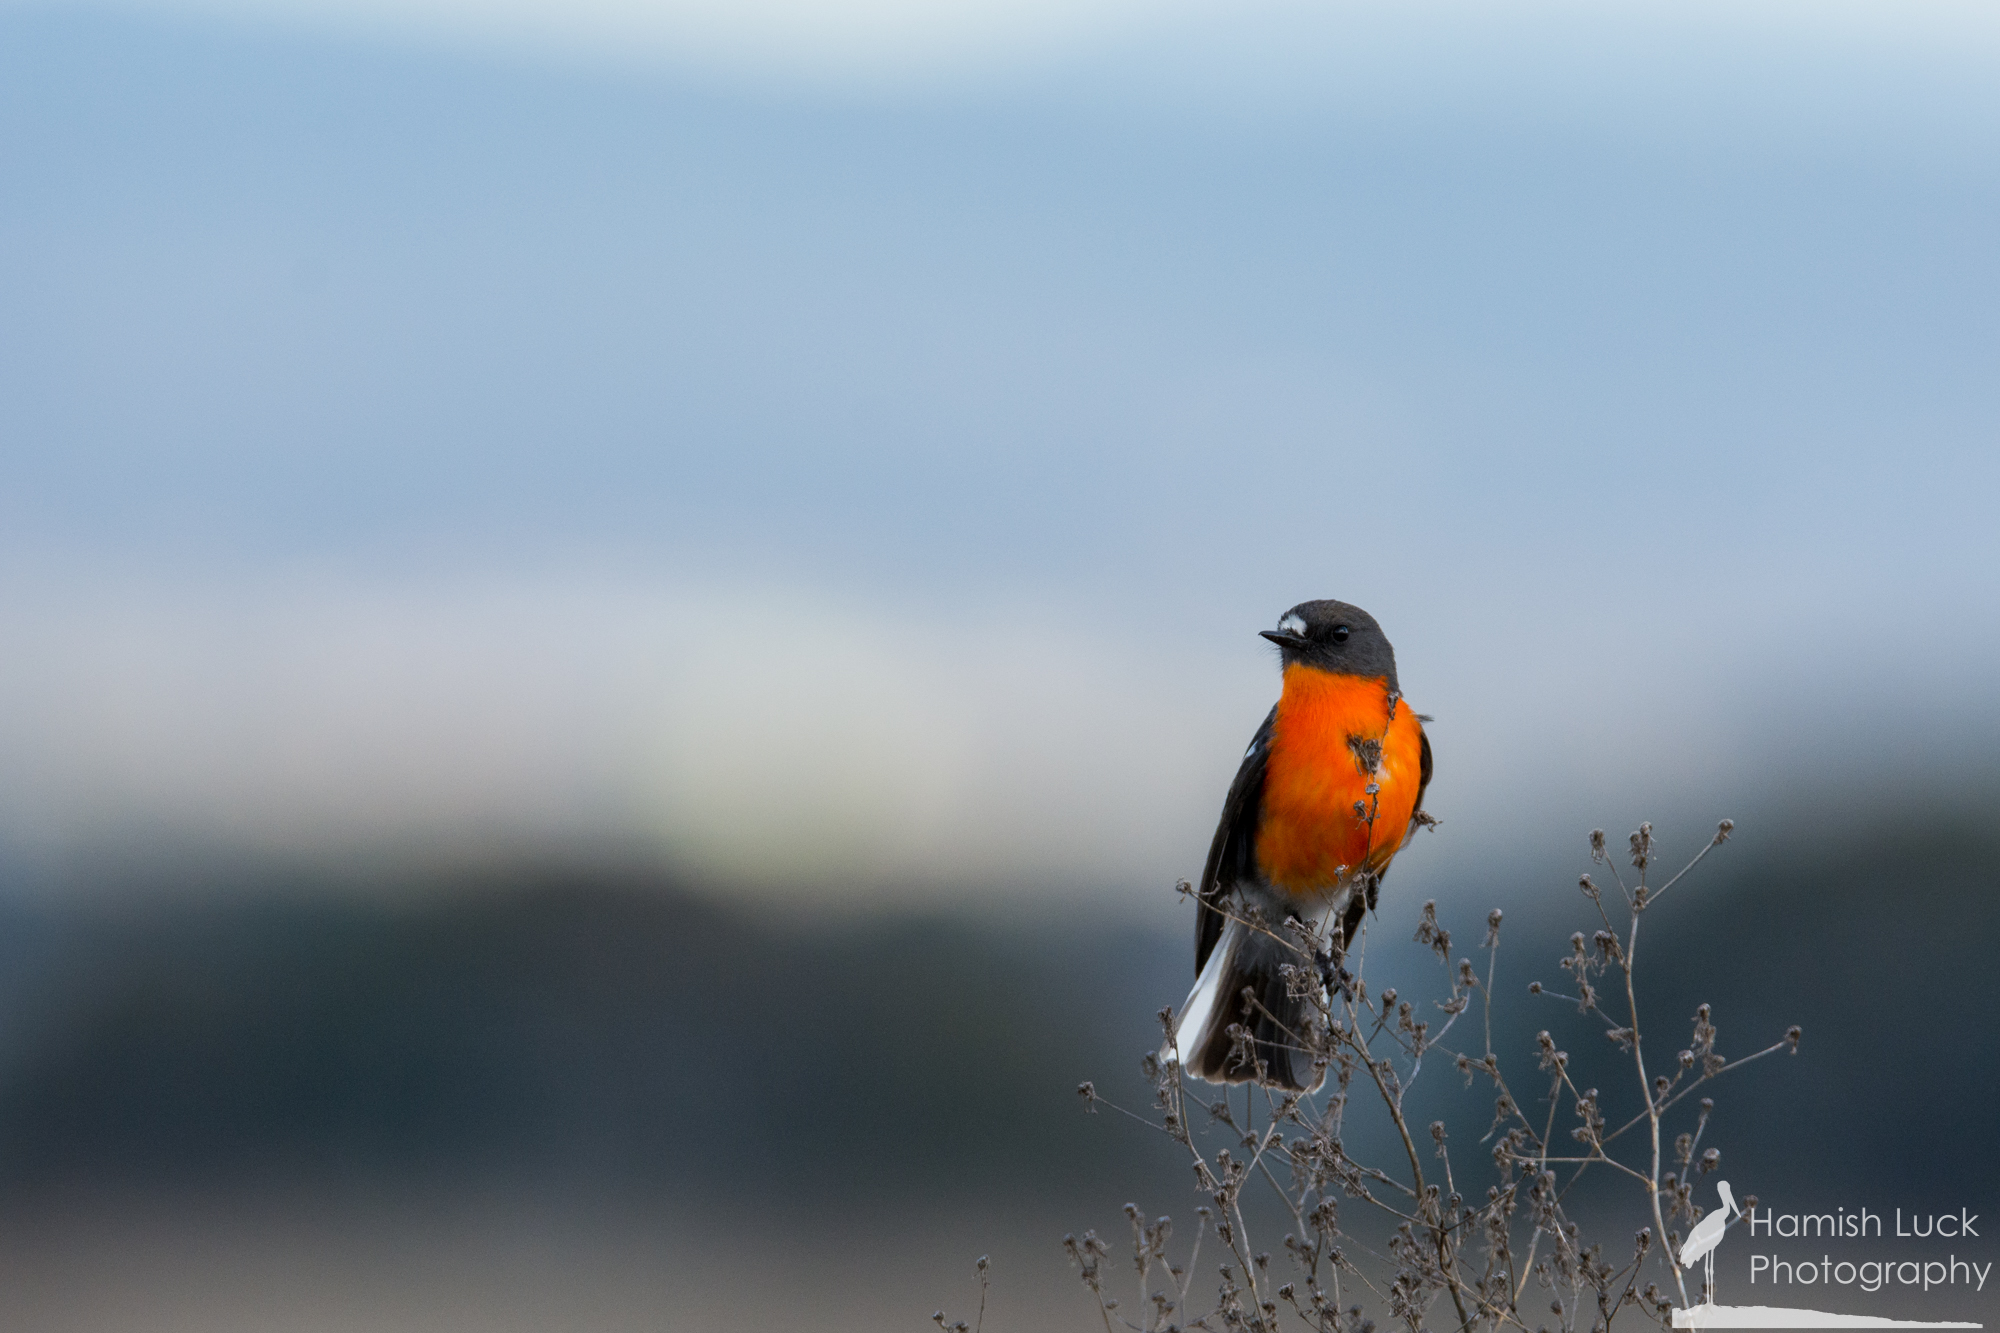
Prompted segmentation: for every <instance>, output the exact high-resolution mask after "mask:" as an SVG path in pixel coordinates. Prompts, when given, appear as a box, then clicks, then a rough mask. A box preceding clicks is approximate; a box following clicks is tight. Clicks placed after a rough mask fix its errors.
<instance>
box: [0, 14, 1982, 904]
mask: <svg viewBox="0 0 2000 1333" xmlns="http://www.w3.org/2000/svg"><path fill="white" fill-rule="evenodd" d="M565 15H567V17H565ZM744 15H749V16H750V17H749V18H748V19H745V18H744V17H743V16H744ZM1995 34H1996V29H1995V25H1993V24H1992V23H1991V22H1990V21H1988V20H1987V19H1985V18H1984V17H1983V16H1982V15H1981V14H1980V13H1979V11H1977V10H1976V9H1971V8H1966V9H1956V8H1952V7H1946V6H1938V7H1922V8H1911V7H1895V8H1891V7H1887V6H1881V7H1871V6H1848V7H1844V8H1827V7H1811V8H1807V7H1790V6H1778V5H1774V6H1768V7H1750V8H1743V9H1741V10H1732V11H1730V12H1724V11H1722V10H1720V9H1715V10H1708V9H1700V8H1695V9H1687V10H1678V9H1677V10H1673V11H1669V10H1666V9H1650V8H1643V7H1642V8H1637V9H1621V10H1619V11H1616V12H1615V13H1614V12H1613V11H1610V10H1608V9H1603V8H1597V7H1590V6H1557V5H1546V6H1528V5H1514V6H1505V5H1503V6H1493V7H1475V6H1463V5H1432V6H1418V7H1413V8H1412V7H1405V8H1398V9H1393V10H1392V9H1389V8H1386V7H1384V8H1376V7H1368V6H1349V7H1340V8H1334V9H1330V10H1306V9H1297V8H1288V7H1282V6H1267V7H1251V8H1247V9H1240V10H1239V9H1231V10H1229V11H1227V12H1225V11H1223V10H1220V9H1211V8H1206V7H1203V6H1199V5H1190V6H1186V7H1183V8H1180V9H1172V10H1152V11H1141V10H1139V9H1138V8H1136V7H1135V8H1125V7H1121V6H1118V5H1112V4H1107V5H1105V6H1102V7H1098V8H1092V7H1089V6H1061V7H1057V6H1051V7H1047V8H1044V9H1034V8H1020V7H999V6H994V7H990V8H981V7H979V6H967V7H962V8H959V9H950V10H947V9H941V8H937V7H925V6H913V5H898V4H892V3H888V2H887V0H884V3H882V4H880V5H877V6H874V7H866V6H849V7H845V8H843V7H840V6H825V5H819V6H802V5H793V4H789V3H785V2H783V0H770V4H768V5H766V6H763V7H761V8H760V7H751V8H748V9H745V8H742V7H729V8H724V7H714V8H705V7H703V6H700V5H692V4H690V5H683V6H678V7H677V6H658V7H644V6H617V5H610V4H606V5H603V6H599V7H596V8H590V7H584V8H582V9H564V10H560V11H558V10H556V9H554V8H550V9H547V10H543V9H540V8H538V7H536V6H535V5H532V4H522V5H518V6H514V7H512V8H507V7H500V6H488V7H464V8H454V7H452V6H447V5H439V6H436V7H423V6H410V7H399V8H397V9H396V10H395V11H394V12H393V13H391V12H390V11H388V10H386V9H385V10H383V11H381V12H376V11H373V10H370V9H368V8H367V7H365V6H349V5H342V4H339V3H336V2H335V0H326V3H324V4H320V5H317V6H295V7H289V8H287V7H267V8H261V9H252V8H250V7H247V6H245V7H229V6H224V5H211V6H206V7H198V6H186V7H176V6H173V5H166V4H159V5H145V6H128V7H125V8H122V9H119V8H83V7H61V6H58V7H46V6H43V7H27V6H19V5H10V6H6V7H0V176H4V179H5V180H6V181H8V182H9V184H8V187H7V188H6V189H5V190H4V191H0V414H4V419H5V422H6V425H5V430H4V434H5V441H4V445H0V448H4V455H0V467H4V469H5V471H4V485H0V521H4V535H0V616H4V617H5V618H6V620H7V621H8V622H9V639H10V641H11V642H12V643H13V644H14V645H15V647H14V649H13V651H12V652H11V653H10V655H9V656H10V658H11V661H10V662H9V664H8V665H7V666H6V668H5V670H4V673H0V752H4V754H5V756H6V757H5V758H4V759H0V792H4V793H5V795H6V798H7V799H6V802H5V806H6V810H7V812H8V813H7V814H6V815H5V816H4V817H0V840H3V841H0V846H4V847H5V848H6V849H7V851H6V854H7V856H8V857H9V858H11V861H12V862H13V863H14V864H16V865H17V866H19V867H21V868H22V869H23V873H28V874H30V877H31V878H32V877H34V876H40V877H42V878H52V879H53V880H55V881H62V880H63V879H64V877H65V875H72V876H73V875H74V873H75V872H74V868H75V867H77V866H87V865H89V864H92V863H93V858H95V857H101V856H103V855H107V854H112V853H117V854H129V853H131V852H132V851H133V850H134V849H139V850H140V851H141V852H143V851H144V849H147V848H152V847H155V846H169V845H170V846H176V847H178V846H187V847H194V848H205V849H211V850H216V849H219V850H231V849H234V850H245V849H247V850H251V851H257V852H268V851H276V852H278V853H281V854H286V855H291V854H300V853H303V854H309V855H313V856H320V855H326V854H331V855H334V856H339V857H353V856H363V855H367V856H374V857H388V858H392V859H393V858H408V857H418V858H435V857H436V856H439V855H446V856H469V857H484V856H490V855H494V854H499V853H508V852H512V851H531V852H534V851H543V850H547V849H549V848H556V849H569V850H575V849H586V850H587V849H591V848H603V847H617V848H620V849H624V850H625V851H630V852H636V853H637V854H640V855H645V856H658V857H660V858H662V859H663V860H666V861H670V862H672V863H675V864H680V865H687V866H693V867H697V868H701V869H705V870H712V871H715V872H717V873H718V874H719V875H720V876H722V877H724V878H727V879H728V880H729V881H730V882H740V881H744V880H747V881H748V882H751V883H753V884H757V885H761V886H763V887H764V888H765V889H766V890H767V891H769V892H772V893H783V894H787V895H792V896H798V895H801V894H803V895H806V896H808V897H810V898H812V899H814V900H815V901H817V900H820V899H822V898H826V897H829V896H832V897H838V898H839V900H840V901H844V902H845V901H872V900H875V899H878V898H880V897H881V896H883V895H889V896H903V897H908V896H912V895H922V896H927V895H929V894H931V893H933V892H935V886H937V885H938V884H940V883H943V884H947V885H950V884H961V885H962V884H969V883H986V882H990V883H993V884H1005V885H1009V886H1012V887H1014V888H1017V889H1019V890H1020V891H1022V892H1042V893H1066V892H1071V891H1073V889H1074V886H1075V885H1077V884H1078V883H1089V884H1092V885H1095V886H1102V888H1103V889H1104V890H1105V891H1106V892H1113V896H1114V897H1117V896H1118V895H1119V894H1127V895H1131V896H1133V898H1134V899H1137V898H1143V897H1144V896H1145V895H1147V894H1151V893H1153V892H1154V891H1155V890H1156V889H1157V886H1158V885H1159V884H1160V883H1162V882H1165V881H1170V880H1171V879H1172V878H1173V876H1175V875H1176V874H1187V873H1191V872H1192V870H1194V869H1196V868H1197V867H1198V862H1199V857H1200V853H1201V851H1202V849H1203V847H1204V846H1205V843H1206V840H1207V835H1208V832H1209V827H1210V823H1211V821H1212V818H1213V810H1214V808H1215V806H1216V804H1217V803H1218V802H1219V799H1220V795H1221V791H1222V789H1223V786H1224V785H1226V782H1227V779H1228V775H1229V772H1230V771H1231V770H1232V768H1233V766H1234V763H1235V759H1236V756H1237V755H1238V754H1239V753H1240V749H1241V745H1242V742H1243V739H1244V738H1245V737H1247V734H1248V732H1249V730H1250V729H1251V728H1252V727H1254V725H1255V723H1256V721H1257V719H1258V718H1259V717H1260V716H1261V714H1262V711H1263V709H1264V708H1265V707H1266V706H1267V705H1268V700H1269V698H1270V697H1271V694H1272V692H1273V690H1274V687H1275V673H1274V672H1273V670H1272V667H1271V663H1270V661H1269V660H1268V650H1267V649H1266V648H1265V646H1264V645H1262V644H1261V642H1260V641H1259V640H1257V639H1256V638H1255V634H1254V632H1255V630H1256V629H1258V628H1261V627H1264V626H1266V625H1268V624H1270V623H1272V622H1274V621H1275V619H1276V617H1277V615H1278V614H1279V613H1280V612H1281V611H1283V610H1284V609H1285V607H1287V606H1288V605H1290V604H1291V603H1292V602H1294V601H1297V600H1301V599H1303V598H1306V597H1312V596H1325V595H1333V596H1340V597H1344V598H1347V599H1349V600H1353V601H1356V602H1359V603H1361V604H1363V605H1365V606H1367V607H1369V608H1370V609H1371V610H1373V611H1375V612H1376V614H1377V615H1378V616H1379V618H1380V619H1381V620H1382V621H1383V623H1384V624H1385V626H1386V627H1387V628H1388V630H1389V632H1390V634H1391V637H1392V638H1393V639H1394V640H1395V642H1396V644H1397V646H1398V649H1399V652H1400V655H1401V659H1402V665H1403V674H1404V679H1405V683H1406V686H1407V688H1408V689H1409V691H1410V694H1411V696H1412V698H1413V699H1414V700H1415V702H1416V703H1417V705H1418V706H1419V707H1420V708H1422V709H1423V710H1424V711H1427V712H1431V713H1434V714H1436V715H1437V717H1438V722H1437V724H1436V726H1435V728H1434V734H1435V736H1436V739H1437V742H1438V747H1439V752H1440V774H1441V776H1440V779H1439V784H1438V791H1437V794H1436V799H1435V801H1434V805H1436V806H1437V807H1438V808H1439V812H1440V813H1441V814H1444V815H1445V816H1446V818H1447V821H1448V823H1447V832H1446V833H1442V834H1440V835H1438V836H1437V838H1436V839H1435V840H1434V842H1433V844H1432V846H1431V847H1429V848H1426V850H1425V852H1424V853H1423V855H1424V856H1425V857H1427V858H1429V859H1428V861H1427V862H1426V863H1425V864H1427V865H1428V866H1430V867H1431V869H1430V871H1429V872H1427V873H1431V874H1433V875H1435V876H1436V877H1437V878H1438V879H1439V880H1440V881H1442V880H1447V879H1450V878H1452V877H1453V876H1457V877H1459V878H1463V877H1464V876H1465V875H1466V874H1467V873H1469V872H1470V870H1471V868H1472V867H1475V866H1480V865H1484V864H1487V863H1488V862H1489V860H1490V858H1491V856H1492V855H1493V854H1494V853H1495V852H1496V851H1500V850H1505V849H1513V848H1518V847H1524V846H1529V845H1545V844H1546V843H1547V842H1548V841H1549V840H1550V839H1554V838H1557V837H1559V836H1560V837H1567V836H1569V835H1570V834H1571V833H1572V832H1573V831H1575V830H1578V829H1581V828H1585V827H1588V826H1590V825H1591V824H1595V823H1605V824H1611V825H1614V826H1615V825H1616V824H1618V823H1620V822H1624V821H1629V820H1631V819H1636V818H1638V817H1641V816H1642V815H1644V814H1646V813H1649V812H1661V811H1663V810H1664V811H1672V812H1674V813H1680V812H1688V813H1689V814H1690V816H1704V817H1705V816H1708V815H1710V814H1712V813H1729V812H1731V811H1735V812H1737V813H1742V811H1743V810H1744V809H1745V808H1754V807H1756V805H1757V803H1759V802H1763V803H1765V804H1766V805H1770V804H1772V803H1774V802H1779V801H1781V800H1782V799H1784V798H1785V797H1786V795H1787V793H1799V792H1805V793H1810V792H1812V791H1816V790H1819V789H1821V788H1823V787H1824V786H1825V785H1826V784H1827V783H1828V781H1829V779H1828V778H1827V777H1826V775H1827V774H1829V773H1847V774H1856V773H1859V774H1863V775H1864V776H1863V777H1861V778H1860V779H1858V781H1859V782H1860V785H1861V786H1862V787H1864V788H1865V787H1866V786H1867V784H1868V783H1869V782H1873V781H1877V780H1887V778H1888V776H1894V775H1906V774H1915V775H1916V776H1917V777H1919V778H1921V779H1923V780H1925V781H1932V782H1943V781H1945V780H1946V779H1947V777H1948V775H1949V774H1951V773H1955V772H1958V771H1960V770H1961V769H1966V768H1969V767H1971V768H1976V767H1978V766H1979V765H1980V764H1981V763H1982V762H1983V756H1984V754H1986V753H1988V752H1989V751H1990V741H1991V740H1992V739H1993V734H1994V730H1995V722H1996V710H1995V708H1994V706H1993V704H1992V702H1991V689H1990V686H1989V685H1988V681H1989V680H1990V678H1991V673H1992V669H1993V667H1994V666H1995V665H1996V658H2000V644H1996V634H1995V626H1996V625H1997V624H2000V619H1996V616H1995V612H1996V611H2000V597H1996V587H1995V571H1996V570H2000V551H1996V549H1995V547H1996V540H1995V533H1996V532H2000V525H1996V524H1995V522H1994V521H1993V518H1992V513H1991V506H1992V497H1993V496H1994V495H1995V494H1996V491H2000V486H1996V483H2000V476H1996V472H2000V467H1997V466H1996V463H1995V457H1996V450H1995V448H1994V444H1995V435H1996V428H1997V427H2000V375H1996V374H1995V373H1994V368H1995V366H1996V365H2000V313H1997V312H2000V248H1996V247H1995V245H1994V243H1993V237H1994V236H1995V235H1996V234H2000V207H1996V205H2000V168H1996V164H2000V154H1996V152H1995V149H1996V147H2000V142H1997V141H2000V118H1996V115H1995V112H1996V110H2000V93H1996V92H1995V91H1994V90H1995V89H1996V88H2000V81H1996V80H1995V79H1994V78H1993V75H1994V73H1995V72H1996V70H1995V66H1996V64H2000V40H1996V35H1995ZM1885 691H1886V692H1887V694H1888V695H1889V697H1890V698H1892V699H1893V700H1895V701H1896V702H1895V703H1894V704H1893V705H1889V704H1884V703H1883V702H1882V700H1883V698H1884V694H1885ZM1717 807H1722V808H1717ZM66 867H67V868H70V869H68V870H66V869H65V868H66ZM30 872H31V873H30ZM1114 891H1115V892H1114ZM1118 900H1119V901H1125V900H1126V898H1123V897H1119V898H1118Z"/></svg>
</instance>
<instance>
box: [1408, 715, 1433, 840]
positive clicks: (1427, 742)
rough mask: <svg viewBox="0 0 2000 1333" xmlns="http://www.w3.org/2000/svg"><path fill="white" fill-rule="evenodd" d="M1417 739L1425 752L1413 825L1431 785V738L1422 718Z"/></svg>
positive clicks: (1412, 817) (1412, 819) (1418, 772)
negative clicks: (1426, 790) (1425, 793)
mask: <svg viewBox="0 0 2000 1333" xmlns="http://www.w3.org/2000/svg"><path fill="white" fill-rule="evenodd" d="M1417 740H1418V742H1419V743H1420V744H1422V746H1423V754H1422V757H1421V758H1420V759H1419V760H1418V762H1417V803H1416V804H1415V805H1413V806H1411V807H1410V810H1411V812H1412V813H1411V815H1410V823H1411V824H1412V825H1414V824H1415V823H1416V822H1417V820H1416V817H1417V816H1418V815H1421V814H1422V813H1423V812H1424V790H1425V789H1426V788H1427V787H1429V786H1430V785H1431V738H1430V733H1428V732H1426V731H1425V730H1424V724H1423V722H1422V720H1421V719H1420V720H1419V721H1418V722H1417ZM1410 832H1412V833H1415V832H1416V829H1415V828H1414V827H1413V828H1411V830H1410Z"/></svg>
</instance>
